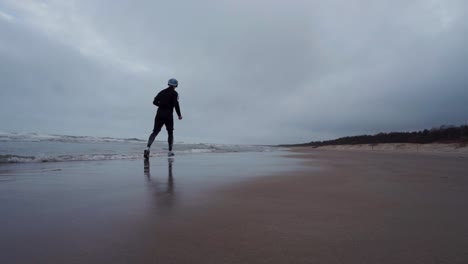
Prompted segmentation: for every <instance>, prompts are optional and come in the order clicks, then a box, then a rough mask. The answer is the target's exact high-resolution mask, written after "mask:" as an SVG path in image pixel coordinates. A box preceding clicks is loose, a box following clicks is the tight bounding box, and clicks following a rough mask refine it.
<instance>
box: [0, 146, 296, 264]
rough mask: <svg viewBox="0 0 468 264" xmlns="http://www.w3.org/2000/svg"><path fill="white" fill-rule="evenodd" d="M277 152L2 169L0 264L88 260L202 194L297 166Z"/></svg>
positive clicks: (201, 200) (199, 200)
mask: <svg viewBox="0 0 468 264" xmlns="http://www.w3.org/2000/svg"><path fill="white" fill-rule="evenodd" d="M282 155H284V153H283V152H281V151H276V152H263V153H224V154H219V153H218V154H197V155H185V156H178V157H175V158H170V159H168V158H162V157H156V158H152V159H150V161H149V162H144V161H143V160H117V161H91V162H61V163H26V164H4V165H3V166H1V167H0V200H1V201H4V202H3V203H2V206H1V207H0V215H1V216H2V222H3V224H2V225H0V233H1V234H2V235H1V236H0V247H1V248H2V251H3V252H4V253H2V254H1V256H0V263H21V262H24V263H28V262H29V263H32V262H35V261H33V260H38V261H39V262H41V261H42V262H54V261H55V260H57V261H59V260H60V261H67V260H69V258H70V257H73V256H75V255H76V254H83V253H85V254H91V255H93V254H94V253H92V252H94V251H95V250H106V245H107V246H110V245H112V243H124V242H123V241H124V240H125V236H132V234H136V233H137V231H138V230H139V231H138V232H140V231H141V229H142V228H143V229H144V226H145V225H147V224H148V221H149V220H151V221H162V220H163V219H164V218H167V217H177V213H178V212H181V211H184V210H186V209H189V208H192V209H193V208H195V209H196V208H197V207H200V208H201V207H203V206H204V204H206V203H208V202H209V201H208V200H207V197H210V198H211V199H213V198H214V199H215V198H216V197H213V196H206V195H205V194H206V193H208V192H210V191H211V190H215V189H216V188H218V187H220V186H224V185H229V184H235V183H240V182H242V181H245V180H250V179H252V178H253V177H259V176H266V175H270V174H272V173H283V174H284V173H287V172H288V171H292V170H295V169H298V168H300V167H301V166H302V165H300V161H299V160H296V159H289V158H285V157H283V156H282ZM58 252H61V253H58ZM86 252H87V253H86ZM90 252H91V253H90ZM96 254H97V253H96Z"/></svg>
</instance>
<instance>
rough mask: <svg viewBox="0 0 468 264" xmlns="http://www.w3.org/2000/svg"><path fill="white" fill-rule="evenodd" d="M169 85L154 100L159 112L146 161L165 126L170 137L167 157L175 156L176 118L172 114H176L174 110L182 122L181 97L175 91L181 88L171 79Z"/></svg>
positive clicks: (147, 150) (146, 152)
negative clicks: (174, 133)
mask: <svg viewBox="0 0 468 264" xmlns="http://www.w3.org/2000/svg"><path fill="white" fill-rule="evenodd" d="M167 84H168V85H169V87H167V88H166V89H164V90H162V91H160V92H159V93H158V95H157V96H156V97H155V98H154V100H153V104H154V105H155V106H157V107H158V112H157V113H156V117H155V118H154V128H153V133H151V135H150V137H149V139H148V144H147V147H148V149H145V152H144V157H145V159H147V158H149V155H150V148H151V145H152V144H153V141H154V139H155V138H156V136H157V135H158V133H159V131H161V128H162V126H163V125H165V126H166V129H167V135H168V138H167V143H169V153H168V154H167V155H168V156H169V157H171V156H174V153H173V152H172V144H173V142H174V135H173V130H174V118H173V117H172V113H173V112H174V108H175V110H176V112H177V115H178V117H179V120H182V114H181V113H180V107H179V95H178V94H177V92H176V91H175V88H176V87H177V86H179V82H178V81H177V80H176V79H170V80H169V81H168V83H167Z"/></svg>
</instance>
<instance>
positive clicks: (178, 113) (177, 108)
mask: <svg viewBox="0 0 468 264" xmlns="http://www.w3.org/2000/svg"><path fill="white" fill-rule="evenodd" d="M174 107H175V110H176V113H177V116H179V120H181V119H182V114H181V113H180V105H179V96H176V97H175V102H174Z"/></svg>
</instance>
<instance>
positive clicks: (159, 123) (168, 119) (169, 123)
mask: <svg viewBox="0 0 468 264" xmlns="http://www.w3.org/2000/svg"><path fill="white" fill-rule="evenodd" d="M163 126H166V130H167V135H168V137H167V143H168V144H169V151H172V144H173V142H174V135H173V131H174V118H173V117H172V115H170V116H165V115H156V117H155V118H154V128H153V133H151V135H150V137H149V139H148V145H147V146H148V148H149V147H151V145H152V144H153V141H154V139H155V138H156V136H157V135H158V134H159V132H160V131H161V128H162V127H163Z"/></svg>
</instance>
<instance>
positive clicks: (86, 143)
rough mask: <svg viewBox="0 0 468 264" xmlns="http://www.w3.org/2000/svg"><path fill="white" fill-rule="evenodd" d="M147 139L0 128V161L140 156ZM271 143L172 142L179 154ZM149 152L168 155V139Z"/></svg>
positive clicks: (251, 149) (254, 148)
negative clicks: (1, 130)
mask: <svg viewBox="0 0 468 264" xmlns="http://www.w3.org/2000/svg"><path fill="white" fill-rule="evenodd" d="M145 148H146V140H143V139H137V138H112V137H90V136H67V135H48V134H38V133H4V132H0V163H26V162H27V163H30V162H63V161H93V160H122V159H141V158H142V156H143V150H144V149H145ZM273 149H274V147H269V146H255V145H222V144H205V143H199V144H187V143H182V142H175V144H174V152H175V154H176V155H177V156H178V155H194V154H196V155H201V154H203V153H230V152H269V151H272V150H273ZM151 151H152V153H151V156H165V155H167V142H165V141H164V142H162V141H155V142H154V143H153V145H152V147H151Z"/></svg>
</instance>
